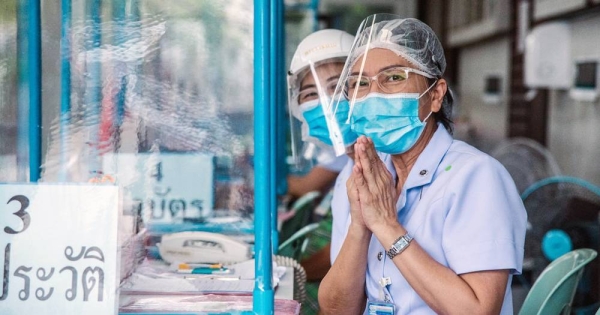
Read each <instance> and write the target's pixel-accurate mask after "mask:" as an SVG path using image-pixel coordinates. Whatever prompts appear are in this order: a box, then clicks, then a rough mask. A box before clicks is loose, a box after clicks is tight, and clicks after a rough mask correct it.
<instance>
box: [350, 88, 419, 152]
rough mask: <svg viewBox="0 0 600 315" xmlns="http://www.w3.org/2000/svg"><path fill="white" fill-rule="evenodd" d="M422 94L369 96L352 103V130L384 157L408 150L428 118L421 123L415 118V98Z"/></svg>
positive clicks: (416, 105) (417, 100)
mask: <svg viewBox="0 0 600 315" xmlns="http://www.w3.org/2000/svg"><path fill="white" fill-rule="evenodd" d="M428 90H429V89H428ZM426 92H427V91H426ZM426 92H425V93H426ZM425 93H423V94H425ZM423 94H421V95H419V94H418V93H397V94H378V93H372V94H369V95H368V96H367V97H366V98H365V99H362V100H360V101H357V102H356V103H355V104H354V108H353V110H352V117H351V119H350V122H351V127H352V130H353V131H354V132H355V133H357V134H359V135H365V136H367V137H369V138H371V139H372V140H373V145H374V146H375V149H376V150H377V151H380V152H383V153H388V154H400V153H404V152H406V151H408V150H409V149H410V148H412V147H413V146H414V145H415V143H417V140H418V139H419V137H420V136H421V134H422V133H423V130H424V129H425V122H426V121H427V118H429V116H430V115H431V112H430V113H429V115H427V117H426V118H425V119H424V120H423V121H421V120H420V119H419V98H420V97H421V96H422V95H423Z"/></svg>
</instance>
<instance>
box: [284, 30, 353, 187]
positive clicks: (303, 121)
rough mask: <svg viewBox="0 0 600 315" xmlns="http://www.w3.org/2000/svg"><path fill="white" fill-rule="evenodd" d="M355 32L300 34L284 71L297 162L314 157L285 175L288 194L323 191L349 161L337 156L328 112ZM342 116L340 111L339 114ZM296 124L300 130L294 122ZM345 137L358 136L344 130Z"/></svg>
mask: <svg viewBox="0 0 600 315" xmlns="http://www.w3.org/2000/svg"><path fill="white" fill-rule="evenodd" d="M353 41H354V36H352V35H350V34H348V33H346V32H343V31H340V30H334V29H326V30H320V31H317V32H314V33H312V34H310V35H308V36H307V37H306V38H304V39H303V40H302V41H301V42H300V44H299V45H298V47H297V49H296V52H295V53H294V56H293V57H292V61H291V65H290V70H289V72H288V94H289V95H288V106H289V111H290V113H291V116H290V119H291V123H290V125H291V126H292V128H291V129H292V132H291V135H292V136H291V138H292V148H293V151H294V152H293V155H294V160H295V161H297V162H298V161H300V160H316V161H317V163H318V164H317V165H316V166H314V167H313V168H312V169H311V170H310V171H309V173H308V174H306V175H305V176H289V177H288V193H289V194H290V195H292V196H293V197H296V198H298V197H301V196H302V195H304V194H306V193H308V192H310V191H314V190H316V191H319V192H321V193H325V192H326V191H327V190H328V189H329V188H330V187H331V185H332V184H333V182H334V181H335V179H336V177H337V175H338V173H339V172H340V171H341V170H342V168H343V167H344V166H345V165H346V162H347V161H348V159H347V157H346V156H345V155H343V156H340V157H336V156H335V154H334V152H333V150H332V148H331V146H332V141H331V137H330V134H329V128H328V122H327V117H326V116H327V115H326V113H327V112H328V111H330V109H329V108H328V106H329V103H330V102H329V101H330V96H331V94H333V92H334V90H335V87H336V85H337V82H338V79H339V77H340V73H341V72H342V68H343V67H344V62H345V61H346V58H347V57H348V53H349V52H350V48H351V47H352V43H353ZM340 114H342V113H341V112H340V113H338V116H339V115H340ZM296 123H300V126H299V129H300V134H298V133H297V130H296V128H294V127H293V126H294V125H295V124H296ZM346 131H348V132H346V133H345V134H346V138H347V140H348V141H354V140H355V139H356V135H354V134H353V133H351V132H349V128H348V130H346Z"/></svg>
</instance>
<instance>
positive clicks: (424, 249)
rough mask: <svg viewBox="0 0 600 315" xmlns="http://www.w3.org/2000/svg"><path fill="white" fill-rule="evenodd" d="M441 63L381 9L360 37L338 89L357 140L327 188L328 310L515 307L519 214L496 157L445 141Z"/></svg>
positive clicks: (425, 36) (403, 22)
mask: <svg viewBox="0 0 600 315" xmlns="http://www.w3.org/2000/svg"><path fill="white" fill-rule="evenodd" d="M445 66H446V62H445V57H444V52H443V49H442V46H441V44H440V42H439V40H438V39H437V37H436V35H435V34H434V33H433V31H432V30H431V28H429V27H428V26H427V25H426V24H424V23H422V22H420V21H419V20H416V19H401V18H398V17H395V16H389V15H379V14H378V15H374V16H370V17H369V18H367V19H366V20H365V21H363V24H362V25H361V28H360V29H359V31H358V33H357V39H356V41H355V44H354V46H353V48H352V51H351V53H350V56H349V59H348V62H347V63H346V66H345V68H344V70H343V72H342V76H341V78H340V84H339V86H338V87H337V88H336V91H337V92H339V93H340V94H343V96H344V97H343V98H342V99H344V100H345V101H347V103H348V104H350V105H349V106H350V109H349V111H348V113H349V114H348V115H347V117H346V120H345V122H346V124H347V125H348V126H350V128H349V129H350V130H351V131H353V132H354V133H356V134H358V135H359V138H358V140H356V141H355V142H354V143H352V142H347V143H346V145H348V148H349V149H350V150H351V151H353V152H354V155H355V158H354V165H351V166H348V167H347V168H345V169H344V170H343V171H342V173H340V175H339V177H338V182H340V181H343V180H346V185H344V186H341V185H340V186H336V191H335V192H334V199H336V200H334V203H333V204H332V211H333V233H332V245H331V247H332V248H331V259H332V261H333V265H332V267H331V269H330V270H329V272H328V274H327V275H326V276H325V278H324V279H323V281H322V282H321V286H320V288H319V304H320V305H321V308H322V310H323V311H324V313H326V314H360V313H363V312H364V313H365V314H375V313H377V314H409V313H410V314H435V313H440V314H512V312H513V307H512V296H511V288H510V284H511V278H512V275H514V274H518V273H520V272H521V268H522V261H523V246H524V239H525V228H526V222H527V218H526V212H525V209H524V206H523V204H522V202H521V199H520V197H519V194H518V192H517V189H516V187H515V185H514V182H513V181H512V179H511V177H510V175H509V174H508V172H507V171H506V170H505V169H504V168H503V167H502V166H501V165H500V163H498V162H497V161H496V160H494V159H493V158H491V157H490V156H488V155H486V154H485V153H482V152H480V151H478V150H477V149H475V148H473V147H472V146H470V145H468V144H466V143H464V142H460V141H455V140H453V139H452V136H451V130H452V129H451V128H452V125H451V121H450V119H449V115H450V112H451V106H452V97H451V94H450V92H449V91H448V87H447V83H446V81H445V80H444V79H443V77H442V76H443V74H444V70H445ZM337 92H336V93H337ZM334 103H335V102H334ZM339 103H343V101H340V102H339ZM338 106H339V105H338ZM333 107H335V106H333ZM342 111H344V109H342ZM335 112H337V111H335ZM341 129H344V128H341ZM382 153H383V154H382ZM350 164H351V163H350ZM344 193H345V195H346V196H347V198H344V199H345V200H343V199H342V198H336V197H339V196H340V195H344Z"/></svg>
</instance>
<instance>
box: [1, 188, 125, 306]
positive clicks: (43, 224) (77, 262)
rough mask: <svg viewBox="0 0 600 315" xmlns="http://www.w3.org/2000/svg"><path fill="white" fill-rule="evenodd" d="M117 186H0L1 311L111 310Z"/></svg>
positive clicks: (115, 275)
mask: <svg viewBox="0 0 600 315" xmlns="http://www.w3.org/2000/svg"><path fill="white" fill-rule="evenodd" d="M119 213H120V209H119V189H118V187H116V186H100V185H95V186H94V185H81V186H76V185H50V184H46V185H44V184H42V185H27V184H23V185H3V184H0V264H2V266H3V269H2V270H0V276H1V277H2V279H3V282H2V291H0V314H2V315H13V314H14V315H23V314H36V315H44V314H48V315H49V314H53V315H54V314H86V315H96V314H97V315H107V314H108V315H110V314H116V311H117V305H116V303H117V299H116V289H117V287H118V277H119V272H118V270H119V269H118V259H117V258H118V257H119V253H118V252H117V228H118V227H117V223H118V222H117V221H118V216H119Z"/></svg>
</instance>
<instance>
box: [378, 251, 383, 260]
mask: <svg viewBox="0 0 600 315" xmlns="http://www.w3.org/2000/svg"><path fill="white" fill-rule="evenodd" d="M382 258H383V252H379V253H377V260H379V261H381V259H382Z"/></svg>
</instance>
